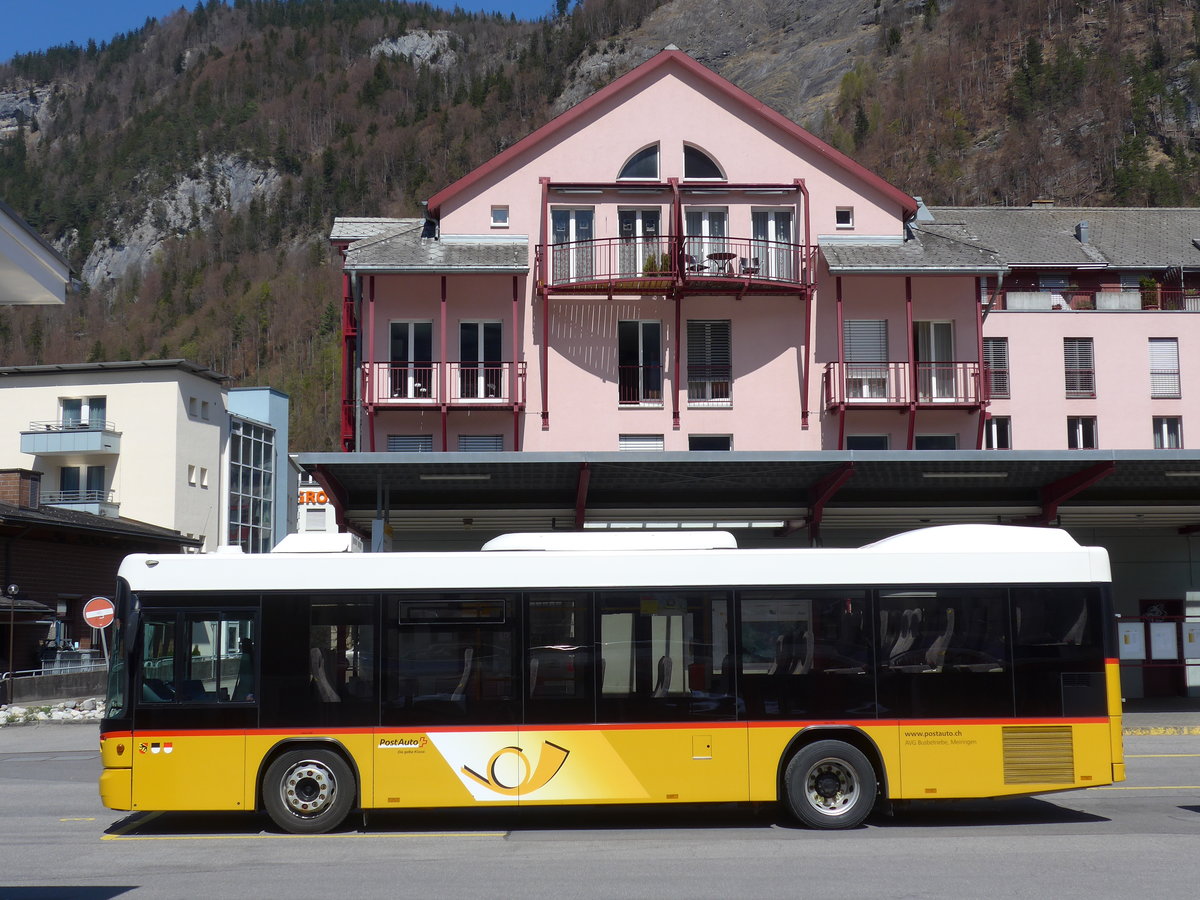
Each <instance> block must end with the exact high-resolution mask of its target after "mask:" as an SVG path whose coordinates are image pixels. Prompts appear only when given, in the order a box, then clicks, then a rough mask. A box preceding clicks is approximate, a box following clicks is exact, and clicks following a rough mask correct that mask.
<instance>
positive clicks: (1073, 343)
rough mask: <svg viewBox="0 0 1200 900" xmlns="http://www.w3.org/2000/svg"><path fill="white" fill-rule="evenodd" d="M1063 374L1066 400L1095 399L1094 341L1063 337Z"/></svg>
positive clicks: (1088, 338) (1086, 338) (1085, 338)
mask: <svg viewBox="0 0 1200 900" xmlns="http://www.w3.org/2000/svg"><path fill="white" fill-rule="evenodd" d="M1072 363H1074V365H1072ZM1063 374H1064V387H1065V389H1066V396H1067V399H1068V400H1072V399H1075V400H1092V399H1095V397H1096V342H1095V341H1094V340H1093V339H1092V338H1090V337H1064V338H1063Z"/></svg>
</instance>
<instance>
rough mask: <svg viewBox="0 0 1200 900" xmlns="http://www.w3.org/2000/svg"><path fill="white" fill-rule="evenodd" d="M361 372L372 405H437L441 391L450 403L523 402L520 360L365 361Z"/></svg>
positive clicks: (468, 404) (499, 404)
mask: <svg viewBox="0 0 1200 900" xmlns="http://www.w3.org/2000/svg"><path fill="white" fill-rule="evenodd" d="M443 368H444V369H445V373H444V374H445V376H446V384H445V389H444V390H443V383H442V376H443ZM363 372H364V375H365V378H366V385H367V391H368V402H370V403H372V404H374V405H375V406H439V405H441V404H442V402H443V393H444V396H445V402H446V403H448V404H449V405H451V406H456V405H457V406H490V405H496V406H507V405H512V404H514V403H515V404H517V405H524V403H525V363H523V362H519V363H515V364H514V363H510V362H484V363H476V362H449V363H437V362H419V363H404V362H377V363H365V364H364V365H363ZM514 379H515V380H514Z"/></svg>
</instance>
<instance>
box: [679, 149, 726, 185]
mask: <svg viewBox="0 0 1200 900" xmlns="http://www.w3.org/2000/svg"><path fill="white" fill-rule="evenodd" d="M683 177H684V178H702V179H705V180H708V181H712V180H714V179H716V180H718V181H724V180H725V173H724V172H722V171H721V167H720V166H718V165H717V162H716V160H714V159H713V158H712V157H711V156H709V155H708V154H707V153H705V152H704V151H703V150H701V149H699V148H698V147H693V146H691V145H690V144H684V145H683Z"/></svg>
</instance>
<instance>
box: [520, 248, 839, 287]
mask: <svg viewBox="0 0 1200 900" xmlns="http://www.w3.org/2000/svg"><path fill="white" fill-rule="evenodd" d="M536 258H537V263H536V266H537V277H538V284H539V286H541V287H542V289H543V290H545V291H547V292H549V293H553V294H609V295H611V294H666V293H670V292H671V291H673V290H674V289H675V288H676V287H678V288H680V289H681V290H682V291H684V292H685V293H692V294H737V295H739V296H742V295H747V294H764V295H770V294H795V293H797V292H800V291H804V290H807V289H808V288H810V287H811V286H812V285H813V283H814V281H815V280H816V248H815V247H810V246H805V245H803V244H792V243H787V242H783V241H767V240H754V239H750V238H727V237H711V238H702V237H685V238H674V237H649V238H597V239H595V240H587V241H571V242H567V243H559V244H553V245H551V246H549V247H546V248H543V247H537V248H536Z"/></svg>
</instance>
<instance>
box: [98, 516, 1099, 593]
mask: <svg viewBox="0 0 1200 900" xmlns="http://www.w3.org/2000/svg"><path fill="white" fill-rule="evenodd" d="M545 537H547V536H545V535H542V536H539V538H545ZM571 537H572V538H573V540H574V541H576V542H580V543H587V544H590V545H591V546H592V547H593V548H594V549H579V548H578V547H577V546H574V547H571V548H570V549H557V548H552V547H551V546H550V545H549V544H548V543H546V544H545V546H546V549H545V550H544V551H543V552H540V553H530V552H528V550H527V549H511V548H507V549H505V548H502V547H500V546H497V547H493V548H492V549H490V550H489V551H488V552H486V553H484V552H479V551H470V552H436V553H265V554H212V555H207V554H199V555H153V556H152V555H145V554H138V555H134V556H130V557H127V558H126V559H125V561H124V562H123V563H122V565H121V569H120V573H119V574H120V576H121V577H122V578H124V579H125V580H126V581H127V582H128V583H129V586H130V588H131V589H132V590H134V591H173V592H190V591H227V592H237V591H279V592H312V591H393V590H423V591H449V590H457V591H465V590H474V591H496V590H513V591H517V590H555V589H563V590H565V589H576V590H589V589H622V588H627V589H641V588H691V589H700V588H705V587H734V586H745V587H773V586H781V587H782V586H788V585H807V586H814V587H816V586H821V585H828V586H831V587H833V586H839V587H853V586H864V587H867V586H872V585H936V584H979V585H984V584H1038V583H1060V584H1063V583H1082V582H1109V581H1111V572H1110V569H1109V561H1108V554H1107V552H1106V551H1105V550H1104V549H1103V548H1099V547H1081V546H1079V545H1078V544H1077V543H1076V542H1075V541H1074V540H1072V539H1071V538H1070V536H1069V535H1067V534H1065V533H1064V532H1060V531H1057V530H1055V529H1048V528H1018V527H1013V526H1002V525H946V526H938V527H934V528H927V529H924V530H921V531H917V532H912V533H909V534H906V535H898V536H896V537H894V538H888V539H886V540H883V541H878V542H876V543H874V544H870V545H867V546H866V547H860V548H858V549H770V550H734V549H721V550H720V552H714V551H713V549H712V548H705V549H695V548H690V549H670V548H666V549H664V548H653V549H645V550H638V551H637V552H632V551H631V550H629V549H628V548H626V547H622V546H619V543H620V542H617V541H613V540H609V541H608V542H607V546H605V544H606V541H605V540H603V538H609V537H610V536H609V535H596V536H595V537H597V538H602V540H599V541H596V540H591V539H589V540H587V541H584V538H585V537H588V536H584V535H572V536H571ZM611 537H616V536H615V535H614V536H611ZM629 537H634V536H633V535H630V536H629ZM497 540H499V539H497ZM501 543H503V542H501ZM513 543H514V544H515V545H517V546H521V541H519V540H516V539H514V540H513ZM526 543H527V544H530V545H532V544H537V543H538V541H527V542H526Z"/></svg>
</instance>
